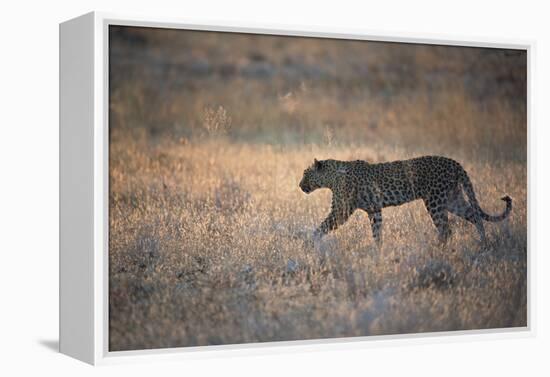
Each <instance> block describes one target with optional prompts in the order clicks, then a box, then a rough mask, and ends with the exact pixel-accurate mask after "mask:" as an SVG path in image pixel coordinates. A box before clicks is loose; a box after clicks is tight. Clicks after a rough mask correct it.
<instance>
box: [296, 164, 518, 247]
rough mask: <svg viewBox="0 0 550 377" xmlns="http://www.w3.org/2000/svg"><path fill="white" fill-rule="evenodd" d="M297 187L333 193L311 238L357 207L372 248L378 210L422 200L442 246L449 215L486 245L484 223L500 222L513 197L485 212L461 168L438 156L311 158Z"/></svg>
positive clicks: (377, 238)
mask: <svg viewBox="0 0 550 377" xmlns="http://www.w3.org/2000/svg"><path fill="white" fill-rule="evenodd" d="M299 187H300V189H301V190H302V191H303V192H304V193H305V194H310V193H312V192H313V191H315V190H317V189H322V188H328V189H330V190H331V191H332V203H331V210H330V213H329V214H328V216H327V217H326V219H325V220H324V221H323V222H322V223H321V224H320V225H319V226H318V227H317V228H316V229H315V231H314V233H313V235H314V239H320V238H322V237H323V236H325V235H326V234H327V233H329V232H331V231H334V230H336V229H337V228H338V227H340V226H342V225H343V224H344V223H345V222H346V221H347V220H348V219H349V218H350V216H351V215H352V214H353V213H354V212H355V211H356V210H358V209H360V210H363V211H365V212H366V213H367V214H368V218H369V221H370V225H371V231H372V235H373V238H374V241H375V244H376V245H378V246H381V245H382V209H384V208H387V207H393V206H400V205H402V204H405V203H409V202H412V201H415V200H422V201H423V202H424V205H425V207H426V210H427V212H428V214H429V215H430V217H431V220H432V222H433V224H434V226H435V228H436V230H437V239H438V241H439V243H440V244H443V245H446V244H447V242H448V240H449V237H450V236H451V227H450V225H449V213H451V214H453V215H456V216H458V217H459V218H462V219H464V220H466V221H467V222H469V223H471V224H473V225H474V226H475V228H476V229H477V232H478V234H479V237H480V241H481V242H482V243H485V242H486V240H487V238H486V234H485V228H484V223H483V221H488V222H498V221H502V220H504V219H506V218H507V217H508V216H509V215H510V212H511V211H512V198H511V197H510V196H509V195H504V196H503V197H501V198H500V199H501V200H503V201H504V202H505V203H506V207H505V208H504V210H503V211H502V213H500V214H498V215H490V214H488V213H487V212H485V211H484V210H483V209H482V208H481V207H480V205H479V202H478V200H477V198H476V194H475V192H474V187H473V185H472V182H471V180H470V178H469V176H468V174H467V173H466V170H464V168H463V167H462V165H461V164H460V163H458V162H457V161H455V160H453V159H451V158H448V157H443V156H422V157H416V158H412V159H408V160H397V161H391V162H381V163H369V162H367V161H364V160H355V161H341V160H334V159H327V160H317V159H316V158H315V159H314V161H313V164H312V165H311V166H309V167H308V168H307V169H305V170H304V173H303V177H302V179H301V181H300V183H299ZM464 194H466V197H467V199H466V197H465V196H464Z"/></svg>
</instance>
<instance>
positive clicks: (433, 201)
mask: <svg viewBox="0 0 550 377" xmlns="http://www.w3.org/2000/svg"><path fill="white" fill-rule="evenodd" d="M446 203H447V200H446V198H442V197H430V198H428V199H424V204H425V205H426V209H427V210H428V213H429V214H430V217H431V218H432V221H433V223H434V225H435V227H436V228H437V232H438V238H439V243H441V244H443V245H444V244H446V243H447V241H448V239H449V236H450V235H451V228H450V227H449V216H448V213H447V205H446Z"/></svg>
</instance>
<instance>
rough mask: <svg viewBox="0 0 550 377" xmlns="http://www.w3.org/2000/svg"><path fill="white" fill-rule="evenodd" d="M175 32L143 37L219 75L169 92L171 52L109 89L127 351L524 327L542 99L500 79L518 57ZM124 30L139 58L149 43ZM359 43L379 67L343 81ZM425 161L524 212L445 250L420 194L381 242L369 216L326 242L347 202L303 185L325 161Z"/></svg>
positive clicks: (461, 235)
mask: <svg viewBox="0 0 550 377" xmlns="http://www.w3.org/2000/svg"><path fill="white" fill-rule="evenodd" d="M173 33H174V32H173V31H164V34H163V33H161V32H159V31H158V30H157V31H155V32H154V33H150V34H148V33H147V32H144V31H143V30H138V31H135V32H134V33H133V34H131V35H132V36H133V38H138V37H139V38H145V39H144V40H145V41H146V42H143V41H141V39H139V38H138V39H136V40H133V42H132V43H138V42H139V43H145V46H146V48H143V47H142V48H141V49H140V50H139V51H141V52H143V51H145V52H146V53H147V54H148V55H147V56H149V55H150V56H152V57H155V59H156V60H155V61H157V62H158V61H165V60H166V59H168V58H170V59H172V61H177V62H180V63H179V64H181V65H182V66H183V67H184V68H185V69H191V68H193V67H195V68H193V69H195V70H196V71H197V72H199V71H200V70H201V69H203V70H207V73H208V74H205V75H203V76H201V75H199V74H198V73H197V72H195V75H191V76H192V79H187V80H186V79H183V81H184V82H183V83H181V82H180V83H179V84H177V85H175V84H174V85H172V86H168V87H165V86H162V85H160V84H158V83H159V82H164V81H162V80H160V81H159V80H158V77H157V76H156V73H155V72H156V71H155V70H153V68H152V67H158V64H157V63H155V64H156V65H155V64H152V63H151V64H149V63H147V64H145V65H144V66H141V65H140V66H138V67H134V70H133V71H132V70H131V69H128V67H127V66H124V64H122V63H120V64H121V66H124V69H125V72H127V73H126V74H127V76H123V78H122V79H120V80H119V81H116V82H115V81H114V82H115V84H114V85H113V87H112V92H111V94H112V96H111V135H110V196H109V206H110V209H109V211H110V213H109V215H110V228H109V231H110V233H109V237H110V240H109V253H110V257H109V268H110V275H109V276H110V279H109V301H110V322H109V326H110V350H127V349H143V348H157V347H175V346H194V345H211V344H231V343H243V342H263V341H277V340H294V339H314V338H328V337H348V336H362V335H379V334H395V333H412V332H426V331H442V330H460V329H487V328H500V327H513V326H525V325H526V321H527V289H526V284H527V281H526V275H527V266H526V258H527V255H526V253H527V227H526V226H527V203H526V200H527V194H526V190H527V187H526V182H527V176H526V174H527V171H526V130H525V127H526V126H525V124H526V122H525V103H524V101H523V100H522V98H519V99H517V98H516V99H513V98H511V97H510V95H509V94H510V92H513V93H516V92H515V91H514V90H515V89H513V88H512V89H510V85H512V84H510V85H508V86H506V81H505V83H504V84H502V83H500V84H499V82H498V81H494V82H492V81H491V79H490V74H489V73H485V72H493V71H495V69H496V68H495V69H493V68H494V67H495V66H498V67H497V68H498V69H496V71H497V72H499V70H500V71H502V72H504V73H506V72H508V71H510V72H516V71H518V70H517V68H515V66H516V65H517V64H518V63H517V61H516V60H517V58H516V57H512V58H511V59H512V62H511V63H510V64H509V67H508V68H509V69H508V71H507V70H506V66H507V65H506V64H503V62H504V63H506V62H508V60H506V59H504V58H501V59H498V57H499V56H501V57H502V56H504V55H498V54H497V58H495V57H494V56H493V55H492V54H489V53H487V54H484V53H480V52H479V51H477V50H476V49H458V50H453V49H451V50H449V48H442V47H433V48H431V49H430V48H428V47H426V46H420V47H421V48H420V47H419V48H417V49H414V48H411V47H410V46H405V47H403V48H401V49H399V48H397V47H396V45H393V44H392V45H385V44H379V43H372V44H367V45H365V44H360V45H358V43H359V42H349V45H345V44H342V43H340V44H339V43H335V42H333V41H327V43H328V44H325V45H323V43H319V41H314V42H315V43H313V42H311V40H306V39H299V38H287V40H286V42H285V43H282V44H281V43H279V42H277V41H278V40H277V38H273V37H265V38H266V40H265V41H264V42H265V43H262V44H261V46H260V45H258V44H255V43H253V42H254V38H255V37H253V36H240V37H236V36H234V37H235V38H234V40H232V41H231V46H232V47H233V48H232V49H230V48H229V47H227V46H228V43H227V42H228V40H224V41H223V42H224V43H220V39H219V38H222V39H223V38H225V36H223V37H219V36H218V37H216V34H208V35H207V36H206V37H205V36H204V35H203V36H202V37H200V35H199V34H200V33H191V34H192V35H191V36H188V37H186V38H183V37H181V34H173ZM147 36H148V37H147ZM146 37H147V38H146ZM126 39H128V38H126ZM117 41H118V42H117ZM124 41H125V39H124V38H120V40H115V41H114V42H116V43H120V44H121V46H119V49H118V50H116V51H119V53H120V54H121V56H127V55H125V53H124V51H127V50H128V51H134V50H132V49H131V48H130V47H131V46H130V45H129V46H130V47H128V46H126V45H124V43H123V42H124ZM136 41H137V42H136ZM140 41H141V42H140ZM308 41H309V42H308ZM199 42H200V43H199ZM245 42H247V43H248V44H247V43H245ZM329 42H330V43H329ZM116 43H114V44H113V46H117V44H116ZM165 45H166V46H169V47H170V48H169V51H171V52H170V54H169V55H167V54H166V53H164V52H163V46H165ZM218 45H220V46H224V47H223V48H224V49H227V50H226V51H225V50H224V51H225V52H224V51H221V52H220V51H217V50H213V49H212V46H218ZM249 45H250V46H252V48H251V51H252V52H250V51H248V50H247V48H248V47H247V46H249ZM124 46H126V47H124ZM174 46H179V47H181V48H182V49H181V50H178V49H174V48H173V47H174ZM125 48H126V49H127V50H125ZM365 50H366V51H365ZM172 51H187V52H188V54H187V55H185V54H184V53H181V54H182V55H181V56H180V55H178V53H175V52H172ZM349 51H354V54H349V56H362V57H364V58H365V61H366V62H368V64H366V66H368V67H369V75H368V78H365V79H364V80H363V79H362V78H361V77H362V76H357V75H358V73H357V72H359V71H357V70H359V69H360V68H357V67H356V66H355V65H354V64H355V63H354V61H353V59H351V58H350V60H346V59H340V60H342V61H343V62H344V63H339V64H340V68H341V70H340V71H337V72H335V66H334V64H332V65H331V64H329V63H327V62H330V61H335V60H334V59H336V58H337V57H342V56H347V55H346V54H347V53H349ZM145 52H143V53H144V54H145ZM252 53H255V54H256V55H254V54H252ZM449 54H451V57H452V59H449V58H448V57H449ZM220 56H223V59H225V60H223V59H222V58H221V57H220ZM242 56H244V57H245V58H242ZM290 58H294V59H295V60H293V61H291V63H288V61H289V59H290ZM397 58H398V59H400V61H403V62H404V63H403V64H402V65H396V63H395V60H396V59H397ZM459 58H460V59H461V60H460V59H459ZM480 58H483V59H481V62H479V61H478V60H479V59H480ZM140 59H144V58H143V57H140ZM243 59H244V60H243ZM296 59H298V62H299V63H300V64H301V65H302V66H304V67H305V68H303V72H302V74H301V76H299V77H298V78H299V79H298V80H291V79H288V78H287V77H286V76H285V74H286V73H285V72H286V71H282V70H281V69H280V67H286V66H288V67H294V66H293V65H292V64H294V65H297V63H292V62H296ZM331 59H333V60H331ZM491 59H492V60H491ZM119 60H121V58H118V60H117V59H113V57H112V62H113V63H116V62H118V61H119ZM138 60H139V59H138ZM493 60H494V61H493ZM139 61H141V60H139ZM197 62H202V65H200V64H198V63H197ZM205 62H207V63H208V64H209V65H208V64H207V63H205ZM212 62H215V64H213V63H212ZM471 62H476V63H475V64H477V65H472V64H474V63H471ZM495 62H496V65H495ZM348 63H349V64H348ZM520 63H521V62H520ZM140 64H141V63H140ZM193 64H195V65H193ZM346 64H347V65H346ZM484 64H485V65H486V66H487V67H485V65H484ZM250 65H252V66H253V67H250ZM502 66H505V68H502ZM520 66H521V64H520ZM189 67H191V68H189ZM205 67H206V68H205ZM247 67H248V70H246V69H245V68H247ZM476 67H478V68H476ZM479 67H481V68H479ZM491 67H492V68H491ZM510 67H512V68H510ZM253 68H254V69H255V70H254V69H253ZM314 68H315V69H314ZM116 69H117V68H116V64H114V65H113V66H112V72H113V71H115V72H116ZM170 69H171V68H170ZM170 69H168V71H167V72H165V73H163V75H165V76H166V77H168V78H174V79H176V78H178V77H179V78H180V81H181V80H182V79H181V77H180V76H178V75H177V74H176V73H177V72H172V71H171V70H170ZM181 69H183V68H181ZM185 69H184V71H185ZM270 69H271V70H273V71H274V72H279V73H272V74H271V73H270V72H271V71H270ZM308 69H309V71H308ZM476 69H477V70H476ZM310 71H311V72H313V71H315V72H317V73H315V74H314V73H311V72H310ZM128 72H129V73H128ZM163 72H164V71H163ZM224 72H225V73H224ZM281 72H282V73H281ZM308 72H309V73H308ZM319 72H321V73H319ZM326 72H328V73H326ZM472 72H474V74H475V73H476V72H477V73H478V74H479V77H477V76H476V77H474V79H476V78H477V79H478V80H474V81H473V83H469V84H468V83H465V81H464V80H462V79H463V78H464V77H465V76H468V75H471V74H472ZM518 72H520V76H521V72H522V70H521V69H519V71H518ZM325 73H326V74H325ZM427 73H433V74H434V75H436V76H437V77H436V78H434V79H433V80H426V79H425V78H424V75H425V74H427ZM180 74H181V72H180ZM182 75H183V77H184V78H188V77H189V75H187V76H186V75H184V74H182ZM223 75H225V76H224V77H225V78H224V80H222V79H221V78H220V77H221V76H223ZM266 75H267V76H266ZM438 75H439V76H438ZM487 75H489V76H487ZM503 75H504V76H505V77H506V75H505V74H503ZM394 76H395V77H394ZM137 77H139V80H138V79H137ZM163 77H164V76H163ZM457 77H460V79H457ZM487 77H489V79H487ZM400 79H401V80H400ZM483 79H486V80H489V81H491V83H490V85H489V84H487V85H485V86H483V85H481V84H480V83H479V81H480V80H483ZM520 81H521V80H520ZM169 82H171V81H169ZM511 82H512V83H517V81H514V80H511ZM153 83H157V84H156V86H155V85H153ZM430 83H431V84H430ZM428 84H430V85H428ZM480 85H481V86H482V87H483V88H482V92H488V93H489V95H487V97H486V98H485V97H484V98H482V99H480V97H479V96H478V95H479V92H478V88H477V86H480ZM514 85H515V84H514ZM512 86H513V85H512ZM520 89H521V88H520ZM520 92H521V90H520ZM388 93H389V94H388ZM424 154H442V155H446V156H449V157H453V158H455V159H457V160H458V161H460V162H461V163H462V164H463V165H464V167H465V168H466V170H467V171H468V172H469V174H470V177H471V179H472V181H473V183H474V187H475V189H476V192H477V195H478V199H479V200H480V203H481V205H482V207H483V208H484V209H486V210H487V211H488V212H499V211H500V210H501V209H502V206H503V203H502V202H501V201H500V200H498V198H500V197H501V196H502V195H503V194H504V193H507V194H509V195H511V196H512V197H513V199H514V208H513V211H512V214H511V216H510V218H509V219H508V220H506V221H504V222H501V223H498V224H487V225H486V229H487V233H488V239H489V241H488V245H487V246H486V247H485V248H482V247H481V246H480V245H479V242H478V240H477V233H476V232H475V229H474V228H473V227H472V226H471V225H470V224H466V223H464V222H463V221H462V220H459V219H455V220H454V222H453V230H454V234H453V237H452V239H451V241H450V244H449V246H448V247H447V248H446V249H440V248H439V247H437V243H436V232H435V229H434V227H433V225H432V224H431V221H430V219H429V216H428V215H427V213H426V211H425V209H424V208H423V206H422V204H421V203H420V202H414V203H410V204H408V205H404V206H401V207H397V208H388V209H385V210H384V211H383V216H384V246H383V248H382V250H381V251H379V250H377V249H376V248H375V247H374V245H373V242H372V237H371V233H370V227H369V224H368V219H367V217H366V214H364V213H361V212H359V211H358V212H357V213H355V214H354V215H353V216H352V218H351V219H350V220H349V221H348V222H347V223H346V224H345V225H344V226H343V227H341V228H340V229H338V230H337V231H336V232H334V233H333V234H331V235H330V236H328V237H326V238H325V239H324V240H323V241H322V242H321V243H320V244H318V245H316V246H315V247H311V246H310V243H309V242H308V241H309V240H310V237H311V233H312V231H313V229H314V228H315V227H316V226H317V225H318V224H319V223H320V221H321V220H323V218H324V216H326V214H327V213H328V210H329V205H330V192H328V191H326V190H320V191H318V192H315V193H313V194H311V195H309V196H306V195H305V194H303V193H302V192H301V191H300V190H299V188H298V182H299V180H300V178H301V174H302V172H303V170H304V169H305V168H306V167H307V166H308V165H309V164H311V162H312V160H313V158H314V157H317V158H329V157H330V158H338V159H365V160H368V161H371V162H379V161H389V160H396V159H403V158H410V157H413V156H419V155H424Z"/></svg>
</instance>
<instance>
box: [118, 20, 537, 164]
mask: <svg viewBox="0 0 550 377" xmlns="http://www.w3.org/2000/svg"><path fill="white" fill-rule="evenodd" d="M526 67H527V57H526V52H525V51H519V50H503V49H489V48H467V47H450V46H433V45H420V44H404V43H382V42H369V41H353V40H336V39H319V38H302V37H280V36H269V35H253V34H239V33H216V32H204V31H185V32H182V31H179V30H170V29H154V28H136V27H116V26H111V27H110V67H109V69H110V89H111V90H110V94H111V95H110V128H111V131H112V134H111V136H112V137H116V135H118V134H119V133H120V132H122V133H123V134H125V135H126V136H125V137H127V136H128V132H130V133H132V134H133V135H134V136H135V135H139V134H141V135H142V136H144V135H147V136H146V137H147V138H148V139H150V140H154V139H155V138H159V137H168V138H171V139H177V140H189V139H195V138H198V137H202V136H204V135H205V134H212V129H209V127H211V124H210V125H209V124H208V123H209V121H208V118H209V115H208V114H209V113H210V121H212V119H214V120H216V118H217V117H221V118H223V117H225V118H226V119H225V121H224V120H221V124H220V125H219V126H221V131H223V133H225V134H227V136H228V137H229V138H231V139H233V140H236V141H246V142H260V143H269V144H279V145H286V146H292V145H298V146H299V145H303V144H304V143H327V142H330V143H336V144H350V143H351V144H358V143H360V144H364V145H370V146H376V145H379V144H383V143H391V144H394V145H399V146H401V147H404V148H407V147H408V146H411V145H414V146H415V149H416V150H418V148H423V149H426V151H427V152H428V153H441V154H444V152H445V151H447V150H448V149H449V147H452V148H453V152H454V153H456V155H457V157H461V156H467V155H469V154H470V153H472V152H475V153H476V154H477V155H478V156H479V158H486V159H490V158H495V157H496V158H514V159H520V160H525V159H526V140H527V131H526V124H527V121H526V114H527V113H526V111H527V101H526V98H527V97H526V83H527V80H526V74H527V69H526ZM212 115H214V116H213V117H212ZM216 121H217V122H218V123H220V120H219V119H218V120H216ZM224 122H226V123H224ZM227 122H229V123H227ZM210 123H212V122H210ZM229 128H230V132H228V131H229Z"/></svg>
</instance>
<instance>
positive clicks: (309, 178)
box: [300, 159, 337, 194]
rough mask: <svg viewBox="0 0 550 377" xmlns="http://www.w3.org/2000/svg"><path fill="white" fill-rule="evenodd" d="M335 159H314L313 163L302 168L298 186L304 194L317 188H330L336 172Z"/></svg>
mask: <svg viewBox="0 0 550 377" xmlns="http://www.w3.org/2000/svg"><path fill="white" fill-rule="evenodd" d="M335 163H336V161H334V160H324V161H319V160H317V159H315V160H314V162H313V165H311V166H310V167H309V168H307V169H306V170H304V175H303V177H302V180H301V181H300V188H301V189H302V191H303V192H305V193H306V194H309V193H311V192H313V191H315V190H317V189H319V188H330V187H331V186H332V184H333V182H334V179H335V175H336V174H337V170H336V166H335Z"/></svg>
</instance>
